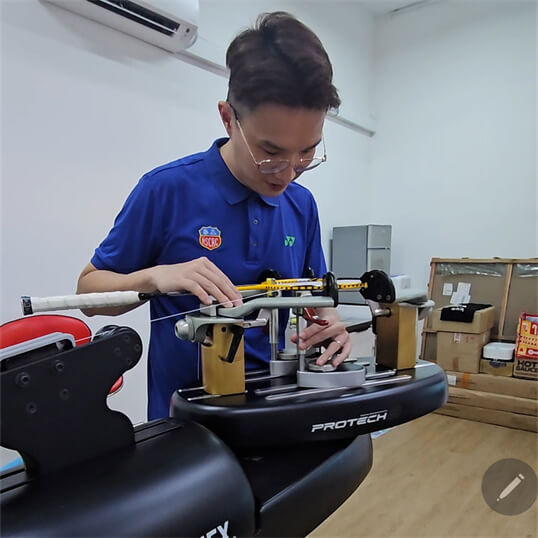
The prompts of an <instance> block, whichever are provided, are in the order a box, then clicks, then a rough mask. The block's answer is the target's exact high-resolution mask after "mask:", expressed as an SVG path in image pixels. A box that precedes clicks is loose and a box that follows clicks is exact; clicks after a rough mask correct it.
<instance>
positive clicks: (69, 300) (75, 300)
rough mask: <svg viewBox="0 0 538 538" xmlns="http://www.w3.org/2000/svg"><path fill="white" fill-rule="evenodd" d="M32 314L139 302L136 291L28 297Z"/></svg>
mask: <svg viewBox="0 0 538 538" xmlns="http://www.w3.org/2000/svg"><path fill="white" fill-rule="evenodd" d="M26 301H27V303H28V302H29V303H30V305H31V309H32V313H34V314H35V313H36V312H50V311H52V310H69V309H72V308H104V307H107V306H123V305H131V304H135V303H139V302H140V297H139V293H138V292H137V291H110V292H100V293H81V294H80V295H58V296H56V297H28V298H26Z"/></svg>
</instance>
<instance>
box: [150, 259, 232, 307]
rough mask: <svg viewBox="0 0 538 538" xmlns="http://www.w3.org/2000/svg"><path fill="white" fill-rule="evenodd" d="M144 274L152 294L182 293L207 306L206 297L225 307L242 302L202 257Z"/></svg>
mask: <svg viewBox="0 0 538 538" xmlns="http://www.w3.org/2000/svg"><path fill="white" fill-rule="evenodd" d="M146 271H148V273H149V274H150V279H151V283H152V285H153V286H154V288H155V289H154V290H153V291H154V292H160V293H169V292H174V291H186V292H189V293H192V294H193V295H196V296H197V297H198V299H200V302H202V303H204V304H207V305H210V304H211V302H212V301H211V299H210V297H209V296H210V295H211V296H213V297H214V298H215V299H216V301H217V303H218V304H222V305H223V306H225V307H232V306H237V305H240V304H242V302H243V301H242V298H241V294H240V293H239V291H238V290H237V288H236V287H235V286H234V285H233V283H232V281H231V280H230V279H229V278H228V277H227V276H226V275H225V274H224V273H223V272H222V271H221V270H220V269H219V268H218V267H217V266H216V265H215V264H214V263H213V262H211V261H210V260H208V259H207V258H206V257H202V258H197V259H196V260H191V261H189V262H184V263H176V264H174V265H158V266H156V267H152V268H151V269H147V270H146Z"/></svg>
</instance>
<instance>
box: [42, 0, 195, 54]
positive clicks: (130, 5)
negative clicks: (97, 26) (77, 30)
mask: <svg viewBox="0 0 538 538" xmlns="http://www.w3.org/2000/svg"><path fill="white" fill-rule="evenodd" d="M48 1H49V2H52V3H53V4H56V5H58V6H61V7H63V8H65V9H68V10H69V11H74V12H75V13H78V14H80V15H83V16H85V17H88V18H90V19H93V20H94V21H97V22H100V23H102V24H106V25H107V26H110V27H112V28H115V29H116V30H120V31H121V32H124V33H126V34H129V35H132V36H134V37H137V38H138V39H142V40H143V41H146V42H147V43H151V44H152V45H157V46H158V47H161V48H163V49H166V50H169V51H171V52H179V51H180V50H183V49H186V48H187V47H190V46H191V45H192V44H193V43H194V42H195V41H196V37H197V35H198V17H199V2H198V0H48Z"/></svg>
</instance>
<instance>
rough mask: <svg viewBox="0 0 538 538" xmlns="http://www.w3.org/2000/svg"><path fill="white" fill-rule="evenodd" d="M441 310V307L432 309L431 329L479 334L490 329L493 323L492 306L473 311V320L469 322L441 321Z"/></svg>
mask: <svg viewBox="0 0 538 538" xmlns="http://www.w3.org/2000/svg"><path fill="white" fill-rule="evenodd" d="M441 310H442V308H436V309H435V310H434V311H433V314H432V329H433V330H434V331H444V332H455V333H458V332H461V333H473V334H479V333H483V332H486V331H487V330H488V329H491V328H492V327H493V325H494V324H495V307H494V306H490V307H488V308H483V309H482V310H477V311H476V312H475V313H474V316H473V321H472V322H470V323H465V322H463V321H441Z"/></svg>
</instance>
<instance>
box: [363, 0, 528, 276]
mask: <svg viewBox="0 0 538 538" xmlns="http://www.w3.org/2000/svg"><path fill="white" fill-rule="evenodd" d="M375 42H376V45H375V53H374V54H375V55H374V76H373V77H372V79H371V80H372V83H373V90H372V94H373V96H374V98H373V103H372V104H373V110H374V113H375V121H376V129H377V133H376V136H375V137H374V139H373V143H372V152H373V153H372V163H371V167H370V168H369V169H368V179H369V181H370V183H371V185H372V187H371V189H372V191H371V198H370V199H369V202H370V204H368V209H369V211H368V218H370V219H375V218H377V217H378V215H379V214H380V213H385V214H386V215H387V217H388V218H387V219H386V220H387V221H389V222H391V223H392V225H393V245H392V269H393V271H394V272H402V273H407V274H410V275H411V276H412V277H413V282H414V285H426V284H427V279H428V274H429V261H430V259H431V258H432V257H434V256H437V257H445V258H446V257H462V256H469V257H475V258H479V257H485V258H487V257H493V256H501V257H529V256H535V255H536V253H537V252H538V245H537V242H536V229H537V219H536V95H537V91H536V90H537V88H536V4H535V2H533V1H519V0H505V1H500V2H499V1H496V0H489V1H477V0H466V1H446V0H445V1H443V2H438V3H432V4H431V5H427V6H426V7H423V8H421V9H416V10H412V11H409V12H407V13H405V12H403V13H401V14H400V15H396V16H392V17H381V18H378V19H377V20H376V31H375Z"/></svg>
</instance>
